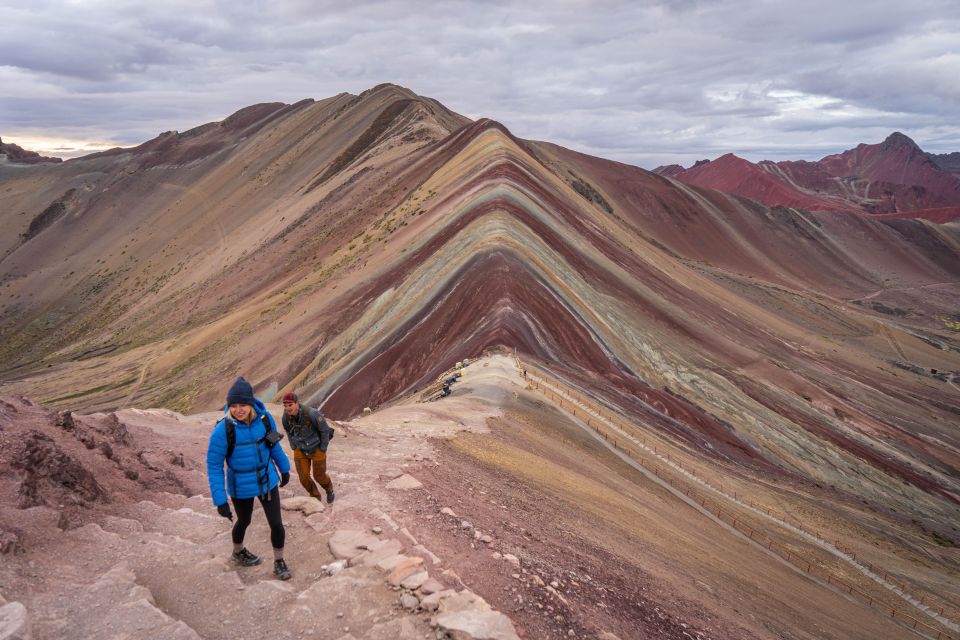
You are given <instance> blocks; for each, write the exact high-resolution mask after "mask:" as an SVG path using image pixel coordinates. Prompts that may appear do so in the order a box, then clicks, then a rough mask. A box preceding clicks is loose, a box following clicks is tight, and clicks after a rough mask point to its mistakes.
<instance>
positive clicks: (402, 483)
mask: <svg viewBox="0 0 960 640" xmlns="http://www.w3.org/2000/svg"><path fill="white" fill-rule="evenodd" d="M422 486H423V483H422V482H420V481H419V480H417V479H416V478H414V477H413V476H411V475H410V474H408V473H405V474H403V475H402V476H400V477H399V478H395V479H393V480H391V481H390V482H388V483H387V489H419V488H420V487H422Z"/></svg>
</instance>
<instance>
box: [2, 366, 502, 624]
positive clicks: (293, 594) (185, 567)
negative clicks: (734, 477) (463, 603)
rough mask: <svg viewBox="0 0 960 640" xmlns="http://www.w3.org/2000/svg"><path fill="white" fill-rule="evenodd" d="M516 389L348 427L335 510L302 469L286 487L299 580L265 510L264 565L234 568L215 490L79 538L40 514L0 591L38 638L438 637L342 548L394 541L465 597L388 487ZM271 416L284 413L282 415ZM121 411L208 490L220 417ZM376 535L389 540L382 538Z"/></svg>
mask: <svg viewBox="0 0 960 640" xmlns="http://www.w3.org/2000/svg"><path fill="white" fill-rule="evenodd" d="M495 370H499V369H491V372H494V371H495ZM497 375H498V374H497V373H492V376H491V377H492V378H494V379H495V378H496V377H497ZM505 392H506V391H505V390H504V389H503V388H501V382H500V381H496V380H494V381H493V382H492V383H490V384H488V385H482V384H481V385H480V387H479V393H478V395H477V396H475V397H472V398H461V399H451V400H450V401H449V402H445V403H443V404H442V405H441V404H430V405H426V404H409V405H402V406H397V407H393V408H387V409H385V410H383V411H380V412H377V413H375V414H372V415H369V416H364V417H363V418H360V419H358V420H356V421H353V422H350V423H340V424H339V425H338V426H339V428H338V429H337V433H336V436H335V438H334V440H333V442H332V444H331V447H330V450H329V452H328V453H329V471H330V474H331V476H332V478H333V481H334V483H335V487H336V490H337V500H336V502H335V503H334V504H333V505H330V506H325V505H321V504H319V503H317V501H315V500H313V499H311V498H309V496H307V494H306V491H305V490H304V489H303V488H302V487H301V486H300V485H299V483H298V481H297V476H296V473H295V472H293V474H292V476H293V477H292V479H291V483H290V484H289V485H288V486H287V487H285V488H284V489H283V490H282V491H281V494H282V497H283V501H284V502H283V504H284V512H283V513H284V524H285V527H286V530H287V544H286V549H285V551H286V553H285V556H286V560H287V562H288V564H289V566H290V569H291V571H292V572H293V578H292V579H291V580H289V581H287V582H283V581H279V580H276V579H275V578H274V577H273V575H272V566H273V562H272V555H271V551H270V544H269V529H268V527H267V525H266V522H265V519H264V517H263V513H262V511H261V510H260V507H259V506H256V507H255V512H254V516H253V523H252V524H251V526H250V528H249V529H248V531H247V535H246V540H245V544H246V546H247V547H248V548H249V549H251V550H252V551H253V552H254V553H257V554H259V555H260V556H261V558H262V564H261V565H259V566H255V567H245V568H240V567H237V566H235V565H234V564H233V563H232V562H231V561H230V560H229V552H230V550H231V540H230V528H231V525H230V523H229V522H228V521H226V520H225V519H223V518H221V517H219V516H218V515H217V513H216V510H215V509H214V508H213V505H212V503H211V501H210V498H209V496H208V495H207V494H206V492H205V491H204V494H203V495H199V494H198V495H193V496H192V497H186V496H183V495H177V494H173V493H166V492H156V493H155V494H154V495H152V496H151V497H150V499H146V500H140V501H137V502H133V503H127V504H122V503H121V502H122V501H121V500H114V501H113V503H111V504H110V505H108V506H104V507H103V508H102V509H100V510H99V511H98V512H97V514H91V518H90V520H91V521H90V522H88V523H87V524H85V525H83V526H80V527H78V528H72V529H71V528H68V529H67V530H60V529H59V528H57V527H56V522H57V518H58V515H57V511H56V509H54V508H50V507H34V508H33V509H32V510H31V511H32V514H31V518H29V520H30V521H31V522H34V523H40V522H41V521H43V522H44V523H45V525H41V524H35V526H34V529H33V530H31V531H30V532H29V533H27V532H21V536H20V537H21V539H22V540H24V541H29V542H28V543H26V544H25V548H24V549H23V553H20V554H17V555H13V556H9V557H7V556H5V558H4V567H3V569H2V570H0V595H2V596H3V597H4V598H5V599H6V601H9V602H14V601H16V602H20V603H22V604H23V605H24V606H25V607H26V611H27V614H28V616H29V625H30V627H32V631H33V637H35V638H71V639H72V638H103V637H120V636H123V637H131V638H176V639H188V638H197V637H201V638H205V639H218V638H223V639H228V638H230V639H233V638H237V637H253V636H254V635H261V634H262V633H265V632H269V635H270V637H272V638H278V639H290V640H293V639H296V638H304V637H318V638H341V637H342V638H345V639H350V638H356V639H360V638H368V639H371V640H378V639H381V640H393V639H395V638H404V639H413V638H424V637H431V638H433V637H436V634H437V631H436V630H435V629H433V628H432V627H431V624H430V623H431V615H432V614H431V613H430V612H423V611H420V610H419V609H416V607H409V603H407V605H408V607H407V608H405V607H404V606H402V605H401V603H400V599H399V598H400V597H401V595H403V594H408V593H409V591H408V590H403V591H399V590H396V589H398V587H391V586H390V585H388V584H387V582H386V578H387V573H389V572H387V573H385V571H384V569H383V568H382V567H381V568H378V567H377V566H366V565H363V564H358V565H357V566H350V567H346V568H341V567H339V566H338V565H337V564H336V563H337V561H338V557H337V556H336V555H335V554H334V553H333V551H332V548H331V544H330V541H331V538H333V537H335V536H341V537H343V535H348V534H352V532H364V531H366V532H368V534H367V535H371V536H373V537H374V538H378V539H380V540H383V541H394V542H390V547H389V548H390V549H391V550H393V549H396V551H402V552H403V553H406V554H412V555H415V556H418V557H421V558H423V559H424V567H425V568H426V569H427V571H428V573H429V576H430V577H431V578H434V579H436V580H438V581H439V582H440V584H441V585H442V586H443V587H446V588H453V589H463V588H464V584H463V582H462V581H461V580H460V577H459V576H457V575H456V573H454V572H452V571H451V572H447V573H444V572H445V571H446V570H447V567H446V566H444V564H443V559H442V558H439V557H437V556H436V555H435V554H433V553H432V552H431V551H430V550H429V549H427V548H425V547H423V546H422V545H421V544H420V543H419V541H417V540H416V539H415V538H414V537H413V536H412V535H411V534H410V533H409V531H408V530H407V529H406V528H405V527H403V526H402V525H401V524H398V521H399V520H401V518H402V515H403V514H401V513H399V512H398V511H397V508H396V506H395V498H396V496H397V493H398V492H399V491H403V490H404V489H403V488H391V487H393V486H397V485H399V486H400V487H403V486H405V485H404V483H403V482H395V483H394V484H392V485H390V486H388V484H389V483H391V482H392V481H394V480H395V479H397V478H398V477H400V479H403V478H404V477H405V476H403V470H404V468H405V467H407V466H408V465H410V464H416V463H422V462H423V461H424V460H429V457H430V454H431V451H432V447H431V445H430V443H429V441H428V440H427V439H426V438H425V437H424V436H427V435H429V436H432V437H434V436H440V437H443V436H445V435H452V434H454V433H456V432H457V431H463V430H485V429H486V427H485V419H486V417H487V416H490V415H495V413H496V410H495V408H494V407H495V404H496V403H495V402H489V400H490V399H493V398H496V397H497V396H498V394H503V393H505ZM271 409H272V410H273V411H274V414H275V416H277V417H279V409H280V408H279V407H276V406H272V407H271ZM117 415H118V418H119V420H120V421H121V422H122V424H124V425H126V427H127V428H128V429H129V430H130V432H131V433H134V434H144V433H146V434H151V433H152V434H154V435H155V436H156V437H157V438H158V443H159V447H158V449H159V450H166V449H167V447H170V446H172V445H173V444H174V443H179V444H181V445H184V444H186V445H187V448H186V449H185V451H184V461H183V462H184V469H183V474H184V476H188V477H189V481H187V482H185V484H186V485H188V486H193V487H198V486H204V485H205V484H206V482H205V472H204V468H205V462H204V454H205V449H206V440H207V437H208V435H209V431H210V429H211V427H212V425H213V424H215V422H216V420H217V418H218V415H217V414H216V413H208V414H199V415H195V416H177V415H176V414H174V413H173V412H169V411H165V410H148V411H141V410H126V411H121V412H118V414H117ZM460 415H462V416H467V417H466V418H462V419H461V418H458V417H456V416H460ZM287 452H288V456H289V457H291V460H292V454H291V453H290V452H289V450H288V451H287ZM94 475H96V474H94ZM308 514H309V515H308ZM41 526H43V527H44V528H43V529H42V530H41V529H40V527H41ZM375 528H376V531H377V532H378V533H370V532H372V531H374V530H375ZM348 537H349V535H348ZM40 540H42V542H40ZM8 559H9V562H8V561H7V560H8ZM340 564H341V565H342V564H343V562H341V563H340ZM331 567H333V569H332V570H331ZM338 568H340V569H342V570H337V569H338ZM331 572H332V573H333V575H328V573H331ZM414 602H416V598H414ZM2 604H4V602H3V601H0V605H2ZM415 609H416V610H415ZM243 630H255V631H256V633H250V634H247V633H246V632H245V631H243ZM498 637H500V636H498ZM502 637H504V638H506V637H508V636H507V635H503V636H502Z"/></svg>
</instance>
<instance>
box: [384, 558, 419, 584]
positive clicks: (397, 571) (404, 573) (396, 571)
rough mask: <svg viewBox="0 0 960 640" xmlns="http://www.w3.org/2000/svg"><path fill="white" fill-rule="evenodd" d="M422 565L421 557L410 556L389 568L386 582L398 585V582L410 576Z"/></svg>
mask: <svg viewBox="0 0 960 640" xmlns="http://www.w3.org/2000/svg"><path fill="white" fill-rule="evenodd" d="M422 566H423V558H419V557H417V556H411V557H409V558H407V559H406V560H404V561H403V562H401V563H400V564H398V565H396V566H395V567H394V568H393V569H391V570H390V575H389V576H388V577H387V582H389V583H390V584H391V585H393V586H395V587H397V586H400V583H401V582H403V581H404V580H405V579H406V578H408V577H410V576H412V575H413V574H414V573H417V572H419V571H420V569H421V567H422Z"/></svg>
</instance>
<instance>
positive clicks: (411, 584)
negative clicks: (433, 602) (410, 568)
mask: <svg viewBox="0 0 960 640" xmlns="http://www.w3.org/2000/svg"><path fill="white" fill-rule="evenodd" d="M429 579H430V575H429V574H428V573H427V572H426V571H418V572H417V573H414V574H412V575H409V576H407V577H406V578H404V579H403V580H402V581H401V582H400V586H401V587H403V588H404V589H410V590H411V591H413V590H415V589H419V588H420V586H421V585H422V584H423V583H424V582H426V581H427V580H429Z"/></svg>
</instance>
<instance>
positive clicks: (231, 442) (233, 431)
mask: <svg viewBox="0 0 960 640" xmlns="http://www.w3.org/2000/svg"><path fill="white" fill-rule="evenodd" d="M260 420H261V421H262V422H263V428H264V429H265V432H264V436H263V439H266V438H267V435H266V434H268V433H270V431H272V428H271V426H270V420H268V419H267V414H263V415H261V416H260ZM224 425H225V426H226V428H227V457H226V459H227V460H229V459H230V456H232V455H233V450H234V449H235V448H236V447H237V427H236V425H235V424H234V423H233V420H224ZM266 441H267V446H268V447H271V448H272V447H273V445H274V443H272V442H270V440H268V439H267V440H266Z"/></svg>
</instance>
